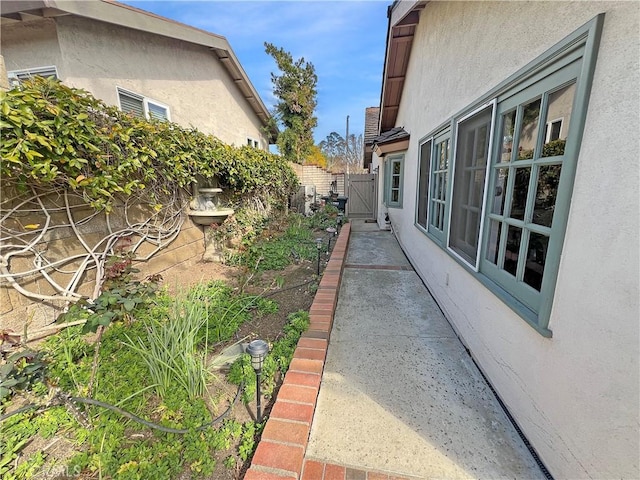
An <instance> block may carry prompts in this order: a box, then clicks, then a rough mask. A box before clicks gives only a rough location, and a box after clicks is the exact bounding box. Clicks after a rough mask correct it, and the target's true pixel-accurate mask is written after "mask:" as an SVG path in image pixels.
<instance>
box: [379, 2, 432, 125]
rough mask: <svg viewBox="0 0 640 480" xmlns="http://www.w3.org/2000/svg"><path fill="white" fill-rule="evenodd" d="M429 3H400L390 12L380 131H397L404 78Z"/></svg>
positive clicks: (395, 4)
mask: <svg viewBox="0 0 640 480" xmlns="http://www.w3.org/2000/svg"><path fill="white" fill-rule="evenodd" d="M426 4H427V2H426V1H424V0H423V1H408V0H405V1H399V0H396V1H395V2H394V3H393V5H391V6H390V7H389V9H388V11H387V16H388V17H389V27H388V30H387V50H386V52H385V59H384V73H383V80H382V94H381V97H382V98H381V99H380V106H381V109H380V131H381V132H384V131H386V130H388V129H390V128H393V127H394V126H395V123H396V119H397V117H398V108H399V107H400V100H401V99H402V90H403V88H404V79H405V75H406V74H407V66H408V65H409V57H410V55H411V46H412V44H413V36H414V34H415V31H416V26H417V25H418V22H419V21H420V11H421V10H422V9H423V8H424V6H425V5H426Z"/></svg>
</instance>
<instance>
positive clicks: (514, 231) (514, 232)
mask: <svg viewBox="0 0 640 480" xmlns="http://www.w3.org/2000/svg"><path fill="white" fill-rule="evenodd" d="M521 238H522V230H521V229H520V228H518V227H514V226H512V225H509V230H508V233H507V249H506V251H505V252H504V269H505V270H506V271H507V272H509V273H510V274H511V275H513V276H515V275H516V271H517V270H518V255H519V252H520V240H521Z"/></svg>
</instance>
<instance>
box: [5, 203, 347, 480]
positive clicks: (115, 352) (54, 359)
mask: <svg viewBox="0 0 640 480" xmlns="http://www.w3.org/2000/svg"><path fill="white" fill-rule="evenodd" d="M336 216H337V212H336V211H335V209H333V207H330V208H327V209H323V210H321V211H320V212H319V213H318V214H316V216H314V217H301V216H299V215H296V214H292V215H281V216H280V217H279V218H276V219H268V220H263V221H262V222H261V224H260V226H259V227H256V229H255V235H254V236H253V242H252V244H247V245H245V246H244V247H245V248H243V249H241V254H239V255H238V256H237V257H236V260H237V262H238V263H239V264H241V265H247V266H249V265H253V266H254V267H255V265H270V266H272V267H273V268H279V269H275V270H274V269H266V268H261V269H256V268H249V267H246V268H241V269H238V270H236V271H239V272H245V273H242V274H241V275H239V277H238V279H237V282H236V283H235V284H229V283H225V282H222V281H219V280H210V281H205V282H201V283H196V284H195V285H193V286H192V287H189V288H183V289H176V291H173V292H170V291H169V289H168V288H166V287H158V286H157V285H155V283H156V282H157V281H159V280H158V279H152V280H153V281H151V282H149V281H147V282H140V281H138V280H135V278H134V273H135V272H134V271H133V269H132V268H131V266H130V265H123V264H122V263H121V261H116V260H114V261H113V265H120V267H117V268H116V269H115V270H114V271H117V272H118V274H117V275H115V274H114V275H113V278H111V279H110V280H109V282H107V283H106V286H107V287H110V288H111V289H114V290H118V291H119V292H130V293H131V295H132V296H133V297H135V298H136V299H137V300H136V301H135V302H133V304H131V303H126V302H127V298H126V295H125V296H124V297H123V298H120V297H118V295H114V294H113V292H112V293H111V294H110V293H109V290H108V288H107V290H105V292H103V293H104V295H105V297H104V298H109V299H112V300H110V301H106V302H105V303H104V305H105V307H104V308H103V307H100V308H97V307H94V308H93V309H91V308H80V307H78V308H76V309H72V310H70V312H69V313H68V314H67V315H66V316H65V318H64V321H67V322H74V321H77V319H79V318H80V319H84V320H87V323H88V324H91V325H95V326H96V328H89V329H88V328H86V327H85V326H83V325H77V326H72V327H68V328H65V329H63V330H62V331H61V332H60V333H58V334H57V335H54V336H51V337H50V338H49V339H47V340H46V341H45V342H44V343H43V344H42V345H40V346H39V347H38V348H37V351H36V350H34V351H33V352H29V353H28V354H27V355H26V356H25V357H23V360H20V359H18V360H16V362H14V363H15V366H18V367H19V366H20V365H22V368H21V369H20V368H16V369H15V373H16V375H18V376H19V375H23V376H25V375H26V376H27V377H28V378H29V381H28V382H23V383H21V384H20V385H18V384H15V385H13V386H11V387H10V388H9V389H10V391H11V394H10V395H7V396H6V397H5V398H4V400H3V401H2V404H1V407H0V414H5V415H6V414H7V412H10V411H11V412H12V411H16V409H19V408H20V407H23V406H26V405H29V404H40V405H42V406H43V407H47V408H42V409H37V410H36V409H28V408H27V409H25V410H24V411H23V412H21V413H19V414H16V415H13V416H11V417H9V418H7V419H6V420H4V421H3V422H2V425H1V428H2V435H3V442H2V444H1V445H0V476H1V477H2V478H7V479H14V478H15V479H23V478H25V479H26V478H41V477H42V476H43V475H50V476H51V478H55V476H56V475H67V476H72V477H75V478H118V479H120V478H122V479H135V478H140V479H146V478H166V479H173V478H180V479H182V478H184V479H187V478H208V479H216V480H219V479H238V478H242V475H243V472H244V470H245V469H246V467H247V465H248V462H249V460H250V458H251V455H252V454H253V451H254V449H255V446H256V442H257V440H258V439H259V435H260V433H261V429H262V427H263V424H257V423H255V418H254V417H252V414H251V413H250V412H251V411H252V407H251V402H253V401H254V400H255V373H254V371H253V369H252V368H251V366H250V361H249V358H248V356H246V355H245V356H242V357H240V359H239V360H237V361H236V362H235V363H234V364H233V365H232V366H231V368H230V369H229V371H228V372H226V373H220V372H213V371H212V370H211V369H208V368H203V366H206V365H208V364H209V362H210V361H211V359H212V358H213V355H215V354H216V353H218V352H219V351H221V350H222V349H223V348H224V347H226V346H228V345H230V344H233V343H234V342H236V341H238V340H242V339H243V338H247V337H250V338H255V337H256V336H260V337H261V338H265V339H267V340H268V341H269V343H270V346H271V349H270V352H269V355H268V357H267V358H266V360H265V363H264V368H263V377H262V379H263V384H262V393H263V394H264V396H265V397H266V404H267V407H266V408H265V413H266V414H268V409H269V407H268V402H269V399H270V398H271V397H272V396H273V394H274V392H275V391H276V390H277V387H278V384H279V382H280V380H281V378H282V375H283V374H284V373H285V372H286V370H287V368H288V366H289V363H290V361H291V358H292V355H293V351H294V350H295V346H296V344H297V341H298V339H299V337H300V335H301V334H302V332H303V331H304V330H305V329H306V328H307V326H308V313H307V310H308V308H309V306H310V302H311V300H312V297H313V292H314V291H315V285H317V281H318V277H317V276H316V275H315V267H316V260H317V254H318V250H317V249H316V243H315V238H317V237H322V238H323V241H324V242H325V243H323V249H322V252H321V254H322V260H323V261H325V260H326V252H325V250H324V249H325V248H326V247H327V246H328V245H327V243H328V239H329V236H330V234H329V233H328V232H326V228H327V226H335V220H336ZM303 241H308V242H310V243H309V246H311V247H312V249H311V250H310V251H309V255H308V256H306V257H305V256H304V255H305V254H304V251H303V250H300V251H298V250H297V249H294V250H295V251H294V252H292V251H291V250H292V245H298V246H299V244H300V243H301V242H303ZM266 245H271V246H270V247H269V248H267V247H266ZM255 252H260V253H259V255H260V257H261V260H260V261H256V256H255V255H256V253H255ZM287 253H288V254H287ZM283 259H286V260H283ZM125 263H126V262H125ZM225 268H237V267H225ZM246 272H249V273H248V274H247V273H246ZM246 275H248V276H249V277H251V278H250V280H247V278H246ZM143 287H144V288H143ZM141 290H144V295H140V291H141ZM98 303H99V302H98ZM125 304H126V305H127V306H126V307H125ZM109 306H111V307H112V308H113V310H115V311H117V312H119V314H118V315H114V316H113V317H110V316H106V317H105V316H104V313H105V311H109ZM107 317H108V318H109V321H108V322H104V323H100V322H98V321H95V319H96V318H97V319H106V318H107ZM92 319H93V320H92ZM85 325H86V324H85ZM101 329H102V334H101V335H99V333H100V331H101ZM247 341H248V340H247ZM21 362H22V363H21ZM28 365H30V366H33V367H34V368H33V371H32V372H25V368H24V367H25V366H28ZM96 365H97V367H96ZM237 395H239V398H238V401H237V403H236V404H235V406H234V407H233V408H232V409H231V410H230V411H229V412H227V409H228V407H229V405H232V404H234V401H235V400H236V396H237ZM71 398H74V399H91V400H92V401H93V402H94V403H92V404H87V403H82V402H77V401H72V400H71ZM243 402H244V403H245V404H246V405H248V407H245V406H243ZM105 405H108V406H110V407H112V408H106V407H105ZM122 411H124V412H129V413H131V414H133V415H136V416H137V417H140V418H141V419H143V420H145V421H147V422H151V423H153V424H156V425H158V426H160V427H162V428H164V430H158V429H154V428H150V427H149V426H148V425H145V424H141V423H139V422H137V421H135V420H134V419H132V418H130V417H127V416H123V414H122ZM253 412H255V408H254V407H253ZM223 414H225V416H224V417H223V418H221V419H220V420H218V421H217V422H216V423H215V425H213V426H212V427H211V426H210V425H209V424H210V423H211V422H212V420H213V419H214V418H216V417H218V416H220V415H223Z"/></svg>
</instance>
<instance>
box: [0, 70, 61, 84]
mask: <svg viewBox="0 0 640 480" xmlns="http://www.w3.org/2000/svg"><path fill="white" fill-rule="evenodd" d="M35 76H38V77H44V78H49V77H53V78H55V79H58V78H59V77H58V69H57V68H56V66H55V65H50V66H48V67H35V68H25V69H22V70H11V71H8V72H7V77H8V78H9V85H11V86H12V87H17V86H18V85H20V82H22V81H23V80H26V79H28V78H31V77H35Z"/></svg>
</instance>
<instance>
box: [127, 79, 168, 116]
mask: <svg viewBox="0 0 640 480" xmlns="http://www.w3.org/2000/svg"><path fill="white" fill-rule="evenodd" d="M116 89H117V91H118V103H119V106H120V110H122V111H123V112H125V113H130V114H132V115H135V116H136V117H140V118H146V119H148V120H151V119H154V120H167V121H169V122H170V121H171V114H170V112H169V107H168V106H167V105H164V104H162V103H160V102H158V101H156V100H152V99H150V98H148V97H145V96H144V95H140V94H138V93H134V92H131V91H128V90H125V89H123V88H120V87H116Z"/></svg>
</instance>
